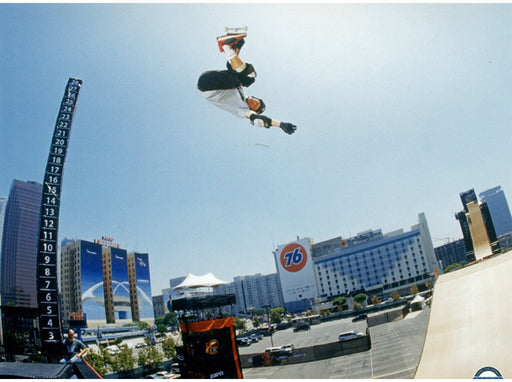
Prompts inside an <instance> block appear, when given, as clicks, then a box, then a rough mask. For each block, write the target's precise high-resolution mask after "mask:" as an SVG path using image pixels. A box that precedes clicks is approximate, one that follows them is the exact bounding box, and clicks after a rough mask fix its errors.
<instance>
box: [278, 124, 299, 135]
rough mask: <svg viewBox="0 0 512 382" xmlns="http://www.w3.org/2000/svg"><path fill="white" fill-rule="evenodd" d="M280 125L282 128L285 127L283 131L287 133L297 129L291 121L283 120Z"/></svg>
mask: <svg viewBox="0 0 512 382" xmlns="http://www.w3.org/2000/svg"><path fill="white" fill-rule="evenodd" d="M279 127H280V128H281V129H283V131H284V132H285V133H286V134H290V135H291V134H293V133H295V130H297V126H295V125H294V124H292V123H289V122H281V124H280V125H279Z"/></svg>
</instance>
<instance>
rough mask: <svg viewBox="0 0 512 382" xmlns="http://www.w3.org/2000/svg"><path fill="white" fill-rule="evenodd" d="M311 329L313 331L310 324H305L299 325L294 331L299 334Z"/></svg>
mask: <svg viewBox="0 0 512 382" xmlns="http://www.w3.org/2000/svg"><path fill="white" fill-rule="evenodd" d="M310 329H311V327H310V326H309V324H305V323H303V324H298V325H297V326H296V327H295V328H294V329H293V331H294V332H299V331H301V330H310Z"/></svg>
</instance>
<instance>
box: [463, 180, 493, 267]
mask: <svg viewBox="0 0 512 382" xmlns="http://www.w3.org/2000/svg"><path fill="white" fill-rule="evenodd" d="M459 196H460V199H461V202H462V206H463V207H464V211H460V212H458V213H456V214H455V218H456V219H457V220H458V221H459V223H460V228H461V230H462V235H463V236H464V243H465V245H466V251H467V252H466V253H467V260H468V261H474V260H475V259H481V258H483V257H485V256H489V255H491V254H495V253H499V252H500V251H501V249H500V245H499V242H498V239H497V235H496V231H495V228H494V223H493V219H492V218H491V213H490V210H489V207H488V205H487V203H486V202H481V203H479V202H478V198H477V197H476V193H475V190H473V189H471V190H468V191H465V192H461V193H460V194H459ZM488 246H489V248H488Z"/></svg>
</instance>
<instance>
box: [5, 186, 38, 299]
mask: <svg viewBox="0 0 512 382" xmlns="http://www.w3.org/2000/svg"><path fill="white" fill-rule="evenodd" d="M42 191H43V186H42V185H41V184H39V183H36V182H23V181H20V180H14V181H13V183H12V185H11V190H10V192H9V199H8V201H7V205H6V208H5V217H4V230H3V238H2V258H1V275H2V278H1V291H2V305H6V304H9V303H10V304H15V305H16V306H17V307H26V308H37V285H36V263H37V245H38V235H39V214H40V210H41V197H42Z"/></svg>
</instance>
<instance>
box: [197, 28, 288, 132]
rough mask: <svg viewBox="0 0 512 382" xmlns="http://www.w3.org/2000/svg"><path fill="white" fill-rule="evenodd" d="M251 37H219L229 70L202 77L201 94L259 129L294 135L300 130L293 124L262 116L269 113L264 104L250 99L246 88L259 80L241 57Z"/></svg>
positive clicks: (199, 82) (199, 83)
mask: <svg viewBox="0 0 512 382" xmlns="http://www.w3.org/2000/svg"><path fill="white" fill-rule="evenodd" d="M246 36H247V33H228V34H227V35H225V36H221V37H217V43H218V44H219V50H220V51H221V52H224V53H225V54H226V56H227V58H228V62H227V64H226V65H227V70H211V71H207V72H204V73H203V74H201V76H200V77H199V80H198V82H197V89H198V90H199V92H200V94H201V95H202V96H203V97H205V98H206V99H207V100H208V101H210V102H211V103H213V104H214V105H215V106H217V107H220V108H221V109H224V110H226V111H229V112H230V113H232V114H234V115H236V116H237V117H240V118H248V119H249V120H250V121H251V123H252V124H253V125H254V124H255V125H256V126H260V127H266V128H270V126H275V127H279V128H281V129H282V130H283V131H284V132H285V133H287V134H293V133H294V132H295V130H296V128H297V127H296V126H295V125H293V124H292V123H289V122H279V121H276V120H275V119H272V118H269V117H267V116H265V115H263V114H261V113H263V111H264V110H265V103H264V102H263V100H261V99H259V98H256V97H252V96H251V97H246V96H245V95H244V92H243V89H242V87H248V86H251V85H252V84H253V83H254V81H255V80H256V71H255V70H254V67H253V66H252V65H251V64H249V63H246V62H243V61H242V60H241V59H240V57H238V54H239V52H240V49H241V48H242V46H243V45H244V43H245V40H244V37H246Z"/></svg>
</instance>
